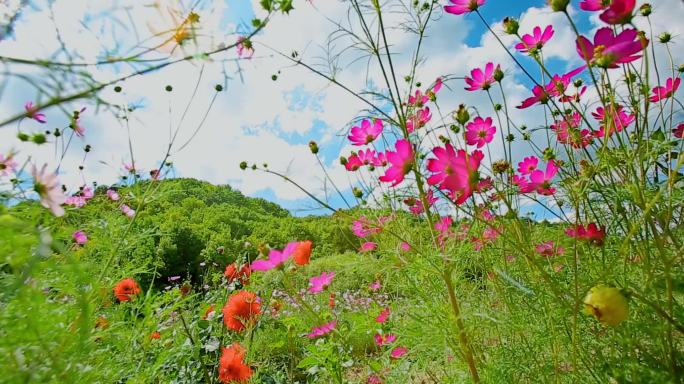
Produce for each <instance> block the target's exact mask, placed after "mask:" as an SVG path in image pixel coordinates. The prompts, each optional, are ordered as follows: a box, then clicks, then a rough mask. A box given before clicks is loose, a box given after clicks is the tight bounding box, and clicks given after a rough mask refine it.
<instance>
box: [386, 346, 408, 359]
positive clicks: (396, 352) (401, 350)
mask: <svg viewBox="0 0 684 384" xmlns="http://www.w3.org/2000/svg"><path fill="white" fill-rule="evenodd" d="M406 353H408V348H406V347H403V346H399V347H395V348H394V349H392V352H390V357H391V358H393V359H400V358H402V357H403V356H404V355H405V354H406Z"/></svg>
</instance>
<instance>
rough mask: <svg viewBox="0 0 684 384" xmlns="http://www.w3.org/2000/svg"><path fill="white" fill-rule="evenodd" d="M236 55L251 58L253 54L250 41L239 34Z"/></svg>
mask: <svg viewBox="0 0 684 384" xmlns="http://www.w3.org/2000/svg"><path fill="white" fill-rule="evenodd" d="M237 55H238V57H241V58H243V59H251V58H252V56H253V55H254V46H253V45H252V41H251V40H249V39H248V38H246V37H245V36H240V37H238V39H237Z"/></svg>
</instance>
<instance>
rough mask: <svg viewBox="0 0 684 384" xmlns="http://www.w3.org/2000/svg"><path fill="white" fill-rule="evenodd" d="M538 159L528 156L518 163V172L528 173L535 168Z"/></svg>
mask: <svg viewBox="0 0 684 384" xmlns="http://www.w3.org/2000/svg"><path fill="white" fill-rule="evenodd" d="M538 164H539V159H538V158H537V157H536V156H530V157H526V158H524V159H523V161H521V162H519V163H518V172H519V173H521V174H523V175H529V174H530V173H532V171H534V170H536V169H537V165H538Z"/></svg>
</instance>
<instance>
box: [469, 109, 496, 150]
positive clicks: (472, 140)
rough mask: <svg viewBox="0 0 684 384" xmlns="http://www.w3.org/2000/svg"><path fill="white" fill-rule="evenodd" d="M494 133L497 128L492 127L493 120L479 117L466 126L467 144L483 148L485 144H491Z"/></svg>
mask: <svg viewBox="0 0 684 384" xmlns="http://www.w3.org/2000/svg"><path fill="white" fill-rule="evenodd" d="M494 133H496V127H495V126H494V125H492V118H491V117H488V118H486V119H482V118H481V117H479V116H478V117H476V118H475V120H473V121H471V122H470V123H468V125H466V133H465V138H466V144H468V145H477V147H478V148H482V147H484V146H485V144H488V143H491V141H492V139H494Z"/></svg>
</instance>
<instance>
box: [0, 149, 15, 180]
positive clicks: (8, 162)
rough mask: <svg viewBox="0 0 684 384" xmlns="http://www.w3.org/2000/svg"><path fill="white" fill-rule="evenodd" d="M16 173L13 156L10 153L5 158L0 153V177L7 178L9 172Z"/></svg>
mask: <svg viewBox="0 0 684 384" xmlns="http://www.w3.org/2000/svg"><path fill="white" fill-rule="evenodd" d="M16 171H17V162H16V161H14V154H13V153H11V152H10V154H9V155H7V156H5V155H3V154H1V153H0V176H7V175H9V174H10V172H12V173H14V172H16Z"/></svg>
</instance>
